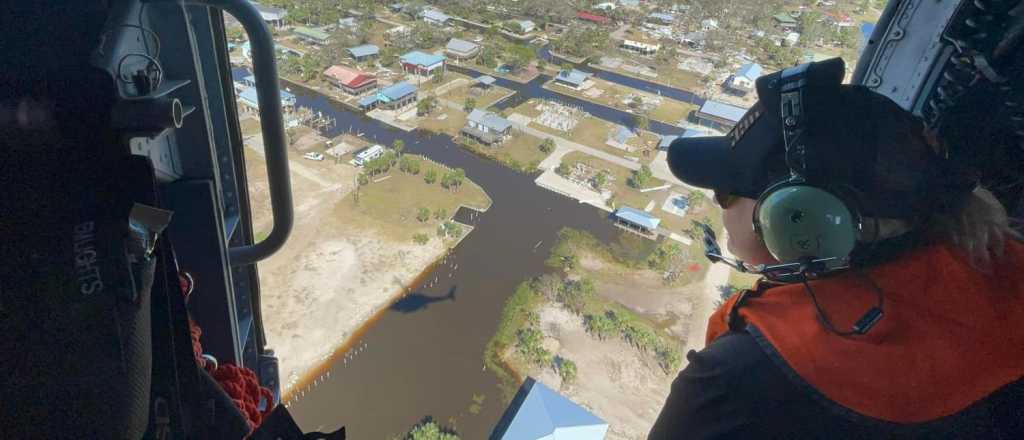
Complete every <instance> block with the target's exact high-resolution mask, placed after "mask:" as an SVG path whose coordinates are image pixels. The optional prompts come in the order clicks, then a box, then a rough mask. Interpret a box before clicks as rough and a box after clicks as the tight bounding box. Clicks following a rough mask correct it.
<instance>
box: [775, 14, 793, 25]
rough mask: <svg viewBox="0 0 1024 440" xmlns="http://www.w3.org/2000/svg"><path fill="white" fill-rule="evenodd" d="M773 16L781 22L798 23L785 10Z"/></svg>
mask: <svg viewBox="0 0 1024 440" xmlns="http://www.w3.org/2000/svg"><path fill="white" fill-rule="evenodd" d="M772 18H774V19H775V21H777V22H779V23H780V24H796V19H795V18H793V17H792V16H790V15H789V14H787V13H785V12H780V13H778V14H775V15H774V16H773V17H772Z"/></svg>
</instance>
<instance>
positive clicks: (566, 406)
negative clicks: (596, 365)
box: [491, 377, 608, 440]
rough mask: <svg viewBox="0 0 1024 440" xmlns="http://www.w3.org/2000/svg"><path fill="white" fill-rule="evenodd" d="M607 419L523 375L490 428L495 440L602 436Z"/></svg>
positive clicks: (588, 439) (589, 439)
mask: <svg viewBox="0 0 1024 440" xmlns="http://www.w3.org/2000/svg"><path fill="white" fill-rule="evenodd" d="M607 433H608V423H607V422H605V421H604V420H601V419H600V418H598V417H597V416H595V415H594V414H592V413H591V412H590V411H587V410H586V409H584V408H583V407H582V406H579V405H578V404H576V402H573V401H571V400H569V399H568V398H566V397H565V396H563V395H561V394H558V393H557V392H555V391H554V390H552V389H551V388H548V387H547V386H546V385H544V384H543V383H540V382H537V381H536V380H535V379H533V378H531V377H527V378H526V381H525V382H523V385H522V386H521V387H519V391H518V392H517V393H516V396H515V397H514V398H513V399H512V402H511V403H509V406H508V409H506V410H505V414H504V415H503V416H502V418H501V420H500V421H499V422H498V426H496V427H495V428H494V433H493V434H492V435H491V438H492V439H499V440H551V439H565V440H603V439H604V437H605V435H606V434H607Z"/></svg>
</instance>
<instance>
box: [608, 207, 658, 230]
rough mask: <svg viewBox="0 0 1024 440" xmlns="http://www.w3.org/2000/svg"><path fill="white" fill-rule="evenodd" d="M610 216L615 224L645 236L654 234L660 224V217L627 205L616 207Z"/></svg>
mask: <svg viewBox="0 0 1024 440" xmlns="http://www.w3.org/2000/svg"><path fill="white" fill-rule="evenodd" d="M612 217H614V218H615V224H616V225H619V226H621V227H623V228H625V229H627V230H630V231H633V232H636V233H638V234H641V235H646V236H652V235H655V234H656V231H657V230H658V226H659V225H660V224H661V219H659V218H657V217H655V216H653V215H650V214H648V213H646V212H644V211H641V210H639V209H635V208H630V207H628V206H623V207H621V208H619V209H616V210H615V212H614V213H612Z"/></svg>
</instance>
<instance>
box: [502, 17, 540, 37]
mask: <svg viewBox="0 0 1024 440" xmlns="http://www.w3.org/2000/svg"><path fill="white" fill-rule="evenodd" d="M507 24H508V28H509V30H510V31H512V32H515V33H517V34H521V35H525V34H528V33H530V32H533V31H534V30H535V29H537V24H536V23H534V22H533V21H532V20H509V21H508V22H507Z"/></svg>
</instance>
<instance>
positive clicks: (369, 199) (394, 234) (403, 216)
mask: <svg viewBox="0 0 1024 440" xmlns="http://www.w3.org/2000/svg"><path fill="white" fill-rule="evenodd" d="M415 157H417V158H420V159H421V160H422V159H423V158H422V157H420V156H415ZM422 165H423V166H422V169H421V171H420V173H419V174H418V175H411V174H406V173H403V172H401V171H399V170H398V168H397V166H396V167H392V168H391V171H389V172H387V173H385V174H383V175H377V176H374V177H373V178H372V179H371V183H369V184H367V185H365V186H362V187H361V188H359V189H358V190H357V191H352V192H351V193H349V194H348V195H346V196H345V198H344V199H343V200H342V201H341V203H339V204H338V205H337V206H336V207H335V209H334V215H336V216H338V217H339V218H341V219H343V223H344V224H351V225H354V226H358V227H366V228H372V229H376V230H379V231H381V232H383V233H384V234H385V235H386V236H387V237H389V238H391V239H394V240H397V241H405V240H408V241H410V242H411V241H412V236H413V234H416V233H425V234H427V235H429V236H430V237H432V238H433V237H436V236H437V233H436V230H437V226H438V224H439V223H440V221H441V220H435V219H434V218H433V216H431V219H430V220H429V221H427V222H420V221H418V220H416V214H417V211H418V210H419V209H420V208H427V209H429V210H430V211H431V213H433V212H434V211H436V210H437V209H439V208H441V209H444V210H446V211H447V213H448V215H449V216H452V215H454V214H455V211H456V210H458V207H459V206H460V205H466V206H471V207H473V208H475V209H487V208H489V207H490V205H491V199H490V197H488V196H487V193H485V192H484V190H483V189H482V188H480V186H478V185H477V184H475V183H473V182H472V181H469V180H468V179H467V180H466V181H465V183H464V184H463V185H462V187H461V188H459V189H458V190H456V191H451V190H447V189H445V188H443V187H441V185H440V183H439V182H440V176H441V175H443V174H444V173H445V172H446V171H447V170H445V169H444V168H442V167H441V166H440V165H437V164H434V163H433V162H430V161H428V160H422ZM430 169H433V170H435V171H437V173H438V176H439V177H438V181H437V182H434V183H433V184H427V183H426V182H425V181H424V179H423V176H424V175H425V174H426V173H427V170H430ZM384 177H387V178H386V179H384V180H380V181H376V182H374V180H379V179H382V178H384Z"/></svg>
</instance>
